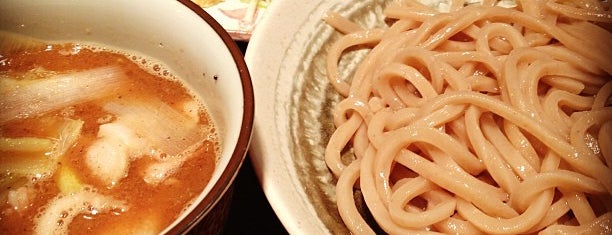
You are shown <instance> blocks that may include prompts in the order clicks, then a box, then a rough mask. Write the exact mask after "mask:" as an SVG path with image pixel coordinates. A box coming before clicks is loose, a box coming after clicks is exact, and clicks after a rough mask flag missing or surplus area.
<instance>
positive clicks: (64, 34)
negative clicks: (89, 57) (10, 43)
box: [0, 0, 254, 234]
mask: <svg viewBox="0 0 612 235" xmlns="http://www.w3.org/2000/svg"><path fill="white" fill-rule="evenodd" d="M0 29H1V30H8V31H12V32H16V33H21V34H25V35H29V36H33V37H36V38H41V39H46V40H61V41H82V42H95V43H102V44H106V45H110V46H113V47H117V48H121V49H127V50H131V51H137V52H139V53H141V54H144V55H147V56H149V57H152V58H155V59H157V60H159V61H162V62H163V63H165V64H166V65H167V66H168V67H169V68H171V69H172V70H173V71H174V73H175V75H177V77H180V78H182V79H183V82H184V83H185V84H186V85H187V86H188V87H190V88H191V89H192V90H193V91H194V93H195V94H196V95H197V96H200V97H201V98H202V100H204V101H205V102H206V104H205V105H206V107H207V110H208V113H209V114H211V116H212V118H213V120H214V122H215V124H216V127H217V129H218V130H217V133H219V137H220V139H221V150H222V151H221V153H220V155H219V158H218V161H217V165H216V168H215V171H214V172H213V175H212V179H211V180H210V182H208V184H207V185H206V186H205V188H204V191H203V192H202V193H201V194H200V195H199V196H198V197H197V199H196V200H195V203H193V204H192V206H190V207H189V209H188V210H186V211H185V212H184V213H183V214H182V215H181V216H180V217H179V218H178V219H177V220H176V221H175V223H173V224H172V225H170V226H169V227H167V228H166V230H165V231H163V233H168V234H183V233H187V232H189V231H190V230H191V229H192V228H194V227H196V226H197V225H198V224H200V223H203V224H208V225H207V226H199V228H202V227H207V228H208V229H209V230H208V232H219V231H220V229H221V228H222V227H223V221H224V219H223V218H225V216H224V214H225V212H226V211H227V205H226V204H227V203H228V202H227V200H228V199H229V198H231V195H230V194H231V186H232V184H233V181H234V178H235V176H236V174H237V172H238V170H239V169H240V167H241V165H242V162H243V160H244V158H245V155H246V152H247V149H248V146H249V142H250V138H251V131H252V126H253V113H254V99H253V89H252V84H251V80H250V76H249V72H248V69H247V67H246V64H245V62H244V60H243V57H242V53H241V51H240V50H239V48H238V47H237V46H236V44H235V43H234V42H233V40H232V39H231V37H230V36H229V34H228V33H227V32H226V31H225V30H224V29H223V28H222V27H221V26H220V25H219V24H218V23H217V22H216V21H215V20H214V19H213V18H212V17H211V16H209V15H208V14H207V13H206V12H205V11H204V10H203V9H202V8H200V7H198V6H197V5H195V4H193V3H192V2H190V1H189V0H179V1H169V0H139V1H124V0H107V1H85V0H83V1H74V0H45V1H21V0H7V1H3V2H2V4H0ZM204 183H205V182H203V184H204ZM228 191H229V192H228ZM224 196H225V197H224ZM222 198H225V199H223V200H226V201H222V202H220V200H222ZM217 204H219V205H220V206H221V207H219V208H217V209H216V210H213V208H215V206H216V205H217ZM223 205H225V206H223ZM211 211H215V212H211ZM210 213H218V214H215V215H209V214H210ZM201 232H203V231H202V230H200V231H199V232H198V233H201Z"/></svg>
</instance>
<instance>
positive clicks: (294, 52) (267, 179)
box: [246, 0, 388, 234]
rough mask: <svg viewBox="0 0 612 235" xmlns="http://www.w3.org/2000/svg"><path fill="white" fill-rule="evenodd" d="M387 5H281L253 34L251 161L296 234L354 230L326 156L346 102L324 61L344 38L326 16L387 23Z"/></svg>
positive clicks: (350, 62) (365, 1)
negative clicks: (342, 212) (341, 208)
mask: <svg viewBox="0 0 612 235" xmlns="http://www.w3.org/2000/svg"><path fill="white" fill-rule="evenodd" d="M385 2H388V1H384V0H354V1H342V0H331V1H330V0H327V1H323V0H314V1H303V0H274V1H273V2H272V4H271V5H270V6H269V8H268V11H267V13H266V15H265V17H264V18H263V19H262V21H261V22H260V23H259V24H258V26H257V28H256V29H255V31H254V33H253V35H252V37H251V40H250V42H249V46H248V49H247V53H246V62H247V65H248V66H249V70H250V72H251V76H252V79H253V84H254V90H255V106H256V111H255V129H254V133H253V135H254V136H253V140H252V142H251V149H250V156H251V159H252V162H253V165H254V167H255V170H256V173H257V175H258V177H259V180H260V182H261V185H262V188H263V190H264V192H265V194H266V196H267V198H268V200H269V202H270V204H271V205H272V207H273V209H274V211H275V212H276V214H277V215H278V217H279V219H280V220H281V222H282V223H283V225H284V226H285V228H286V229H287V230H288V232H289V233H291V234H347V233H348V230H347V229H346V227H345V226H344V224H343V223H342V220H341V219H340V216H339V214H338V211H337V208H336V204H335V186H334V185H335V178H334V177H333V176H332V174H331V173H330V172H329V171H328V168H327V166H326V165H325V162H324V154H323V153H324V151H325V146H326V144H327V141H328V139H329V137H330V135H331V133H332V131H333V130H334V129H335V127H334V125H333V121H332V116H331V113H332V110H333V106H334V104H335V103H336V102H338V100H339V98H340V97H339V95H337V94H336V93H335V91H334V90H333V88H332V87H331V85H330V84H329V83H328V80H327V78H326V75H325V74H326V70H325V63H324V61H325V57H326V55H327V49H328V48H329V46H330V45H331V44H332V43H333V42H334V41H335V40H336V39H338V37H339V36H340V34H339V33H337V32H335V31H334V30H333V29H332V28H331V27H329V26H328V25H327V24H325V22H324V21H323V20H322V18H323V17H324V16H325V15H326V14H327V13H328V12H331V11H335V12H339V13H340V14H341V15H343V16H346V17H348V18H350V19H352V20H354V21H356V22H358V23H359V24H360V25H362V26H363V27H368V28H369V27H375V26H382V25H384V21H383V18H382V10H383V8H384V5H385ZM364 55H365V51H357V52H354V55H352V56H349V57H350V59H347V60H343V61H341V63H340V65H341V66H343V67H344V68H346V69H343V71H345V72H346V73H350V72H351V71H352V70H353V68H354V67H355V65H356V64H357V62H358V61H360V59H361V58H362V57H363V56H364ZM341 68H342V67H341ZM344 76H346V75H344ZM357 198H359V197H357Z"/></svg>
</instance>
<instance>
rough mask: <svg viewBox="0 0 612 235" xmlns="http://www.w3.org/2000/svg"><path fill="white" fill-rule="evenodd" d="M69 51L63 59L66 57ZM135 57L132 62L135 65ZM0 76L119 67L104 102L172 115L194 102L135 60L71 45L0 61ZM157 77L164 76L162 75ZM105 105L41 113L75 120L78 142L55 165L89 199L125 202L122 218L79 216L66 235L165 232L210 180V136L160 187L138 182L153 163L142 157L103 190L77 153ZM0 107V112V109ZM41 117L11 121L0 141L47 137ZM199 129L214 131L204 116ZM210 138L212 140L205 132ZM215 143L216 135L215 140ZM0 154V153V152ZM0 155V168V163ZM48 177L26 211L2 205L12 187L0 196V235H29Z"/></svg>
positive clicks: (50, 185) (51, 187)
mask: <svg viewBox="0 0 612 235" xmlns="http://www.w3.org/2000/svg"><path fill="white" fill-rule="evenodd" d="M67 52H70V53H67ZM136 58H138V59H137V60H135V59H136ZM0 59H2V60H3V62H2V63H0V74H3V75H9V76H13V77H18V76H19V75H20V74H23V73H25V72H28V71H30V70H32V69H40V68H42V69H44V70H49V71H55V72H58V73H63V72H68V71H80V70H85V69H90V68H96V67H101V66H107V65H119V66H120V67H121V68H122V69H123V70H125V71H126V73H127V74H128V75H129V76H128V79H129V81H128V83H127V84H128V86H127V87H124V88H122V89H121V90H119V91H117V93H116V94H113V96H111V97H110V98H108V99H109V100H112V99H124V98H126V97H129V96H137V97H138V96H144V97H149V96H156V97H158V98H159V99H160V100H162V101H163V102H165V103H166V104H168V105H170V106H172V107H174V108H175V109H177V110H180V109H181V108H180V106H179V105H180V104H182V103H183V102H184V101H185V100H189V99H194V96H193V95H192V94H191V93H190V92H189V91H188V90H187V89H186V88H185V87H184V86H183V85H182V84H181V83H180V82H178V80H176V79H168V78H167V77H166V76H160V75H161V74H151V73H150V72H149V71H151V72H155V71H158V69H157V66H158V65H156V66H155V69H148V68H145V67H143V66H142V65H139V63H140V64H142V63H141V59H140V58H139V57H137V56H130V55H126V54H123V53H116V52H113V51H107V50H99V49H96V50H91V49H87V48H84V47H81V46H80V45H76V44H62V45H53V46H52V49H50V50H48V49H47V50H39V51H24V52H18V53H13V54H5V55H0ZM164 71H165V70H164ZM105 101H108V100H102V101H100V100H96V101H92V102H87V103H81V104H78V105H75V106H73V107H71V108H69V109H64V110H58V111H53V112H50V113H46V114H44V116H45V117H66V118H71V119H80V120H83V121H84V122H85V123H84V126H83V130H82V132H81V136H80V138H79V140H78V142H77V144H76V145H75V146H73V147H72V148H70V150H69V151H68V152H67V153H66V154H65V155H64V156H62V158H61V159H60V162H59V163H58V164H60V165H62V166H64V167H66V166H67V167H69V168H71V169H72V170H74V172H78V177H79V179H80V180H81V181H82V182H83V184H86V185H89V186H92V187H94V188H95V189H96V192H98V193H100V194H103V195H108V196H112V197H113V198H115V199H119V200H123V201H125V202H127V204H128V206H129V209H128V210H127V211H125V212H123V213H119V214H113V213H101V214H98V215H94V216H92V215H89V214H82V215H79V216H77V217H76V219H74V220H73V221H72V222H71V224H70V226H69V230H70V231H71V233H79V234H80V233H88V234H102V233H104V234H109V233H110V234H118V233H125V232H126V230H129V229H133V228H137V226H152V227H155V228H156V229H157V230H158V231H157V232H161V230H163V229H165V228H166V227H167V226H168V225H170V224H171V223H172V222H173V221H174V220H175V219H176V218H177V217H178V216H179V214H180V213H181V212H182V211H183V209H184V208H186V207H187V206H189V204H190V203H191V202H192V200H193V199H194V198H195V197H197V196H198V195H199V194H200V192H201V191H202V190H203V188H204V186H205V185H206V182H208V181H209V180H210V178H211V175H212V171H213V170H214V167H215V164H216V163H215V161H216V158H217V152H218V145H219V143H218V140H217V137H215V138H213V139H211V140H204V144H203V147H200V148H199V149H198V150H197V151H196V154H194V156H193V157H191V158H189V159H188V160H187V161H186V162H185V163H184V164H183V165H182V167H181V169H180V171H178V172H177V173H175V174H173V175H172V176H171V177H170V178H168V179H166V180H165V181H164V182H162V183H161V184H160V185H150V184H147V183H146V182H144V180H143V178H142V175H143V172H144V169H145V168H146V166H148V165H149V164H151V163H152V162H154V161H156V160H154V159H152V158H151V157H147V156H144V157H142V158H139V159H137V160H134V161H132V162H131V163H130V169H129V172H128V176H127V177H126V178H123V179H122V180H121V181H119V183H118V185H115V186H114V187H110V188H109V187H107V186H106V185H104V184H103V183H102V182H100V180H99V179H97V178H96V177H94V176H92V174H91V172H90V170H89V168H88V167H87V166H86V164H85V160H84V154H85V152H86V149H87V148H88V146H89V145H90V144H91V143H92V141H94V140H95V139H96V138H97V137H96V135H97V132H98V127H99V123H98V120H99V119H101V118H104V117H106V116H108V114H107V113H105V112H104V110H103V109H102V108H101V103H103V102H105ZM1 108H2V107H0V109H1ZM41 118H43V117H33V118H28V119H18V120H13V121H10V122H8V123H6V124H5V125H2V126H0V137H10V138H16V137H26V136H30V137H43V136H48V133H49V132H52V131H53V130H48V129H49V125H46V124H44V123H42V124H41V123H40V120H41ZM200 124H201V125H202V126H208V127H210V129H211V130H214V128H213V127H212V126H211V125H213V124H212V122H211V121H210V119H209V116H208V114H206V112H205V110H203V111H202V112H201V113H200ZM212 134H214V133H212ZM215 136H216V135H215ZM0 154H2V152H0ZM2 159H4V158H3V157H2V156H0V164H2V161H3V160H2ZM0 177H8V172H0ZM56 180H57V179H56V177H54V176H53V177H48V178H46V179H45V180H40V181H37V182H34V183H33V185H34V186H33V188H34V189H35V191H36V197H35V198H36V199H35V200H34V201H33V202H32V203H31V204H30V205H29V206H28V207H27V209H24V210H19V211H16V210H14V209H12V208H11V207H10V205H9V204H8V203H7V192H8V191H9V190H10V189H12V188H1V189H0V203H1V204H0V234H29V233H32V232H33V227H34V226H35V225H34V222H33V218H34V217H35V216H36V215H37V214H38V213H39V211H40V210H41V208H43V207H44V205H45V204H46V203H47V202H48V201H49V200H50V199H51V198H53V197H54V196H56V194H58V193H60V191H59V189H58V187H57V186H56Z"/></svg>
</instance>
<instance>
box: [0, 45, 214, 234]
mask: <svg viewBox="0 0 612 235" xmlns="http://www.w3.org/2000/svg"><path fill="white" fill-rule="evenodd" d="M0 46H3V47H4V48H0V52H1V54H0V186H1V188H0V234H36V233H45V234H52V233H65V232H68V233H79V234H83V233H87V234H134V233H147V234H151V233H159V232H161V231H163V230H164V229H165V228H166V227H167V226H169V225H170V224H171V223H172V222H173V221H174V220H175V219H177V217H178V216H179V215H180V214H181V213H182V212H183V211H184V210H185V209H186V208H187V207H188V206H189V205H190V204H191V203H193V200H194V199H195V198H196V197H197V196H198V195H199V194H200V193H201V192H202V190H203V188H204V187H205V185H206V183H207V182H208V181H209V180H210V178H211V175H212V172H213V170H214V168H215V164H216V159H217V154H218V152H219V151H220V150H219V146H220V145H219V139H218V136H217V134H216V132H215V127H214V124H213V121H212V120H211V118H210V116H209V115H208V114H207V113H206V112H207V111H206V109H205V107H204V105H203V103H202V102H199V101H198V99H197V98H196V97H195V96H194V95H193V93H191V92H190V91H189V89H187V88H186V86H184V85H183V84H181V82H180V80H179V79H177V78H175V77H174V76H173V75H172V74H171V73H170V72H168V70H167V69H165V68H164V67H163V66H162V65H160V64H156V63H154V62H153V61H152V60H150V59H147V58H145V57H142V56H140V55H134V54H128V53H125V52H121V51H116V50H111V49H106V48H105V47H103V46H100V45H93V46H92V45H82V44H76V43H66V44H46V43H45V44H42V45H38V44H33V45H18V46H16V47H15V48H17V49H15V48H9V49H7V48H6V45H0Z"/></svg>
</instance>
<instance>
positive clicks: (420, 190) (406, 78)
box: [325, 0, 612, 234]
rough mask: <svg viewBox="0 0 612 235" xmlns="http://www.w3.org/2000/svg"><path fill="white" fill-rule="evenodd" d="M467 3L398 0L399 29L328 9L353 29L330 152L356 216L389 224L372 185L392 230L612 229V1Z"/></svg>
mask: <svg viewBox="0 0 612 235" xmlns="http://www.w3.org/2000/svg"><path fill="white" fill-rule="evenodd" d="M466 2H468V1H450V2H448V3H446V4H444V5H438V6H444V7H445V12H440V11H438V10H439V9H441V8H438V9H436V8H432V7H430V6H426V5H423V4H422V3H420V2H417V1H409V0H404V1H394V2H392V3H390V4H389V5H388V7H387V8H386V10H385V20H386V22H388V27H386V28H376V29H363V28H361V27H360V26H359V25H357V24H356V23H353V22H351V21H350V20H348V19H346V18H344V17H342V16H340V15H338V14H336V13H330V15H329V16H328V17H327V18H325V20H326V22H327V23H328V24H329V25H331V26H332V27H334V28H335V29H337V30H338V31H339V32H341V33H343V34H344V35H343V36H342V37H341V38H340V39H339V40H338V41H336V43H334V44H333V45H332V46H331V47H330V49H329V53H328V61H327V73H328V78H329V80H330V83H331V84H332V85H333V87H334V88H335V89H336V91H337V92H338V93H339V94H340V95H342V96H343V97H344V98H343V99H342V100H341V101H340V102H339V103H338V104H337V106H336V109H335V111H334V122H335V125H336V127H337V129H336V130H335V132H334V133H333V135H332V136H331V138H330V140H329V143H328V146H327V148H326V153H325V160H326V163H327V165H328V167H329V169H330V171H331V172H332V173H333V174H334V175H335V176H336V177H337V179H338V180H337V185H336V197H337V205H338V210H339V212H340V215H341V217H342V219H343V220H344V223H345V224H346V226H347V227H348V228H349V229H350V230H351V232H352V233H355V234H373V233H375V231H376V229H374V228H372V226H371V224H368V222H366V220H367V219H365V217H367V216H366V215H363V214H360V212H359V208H357V206H356V205H355V201H354V197H353V195H354V192H355V190H359V191H360V192H361V194H362V195H363V198H364V201H365V203H366V205H367V208H368V211H369V213H370V214H371V216H372V218H373V219H374V220H375V222H376V224H377V226H375V227H380V229H382V230H384V232H386V233H389V234H417V233H418V234H422V233H455V234H533V233H541V234H555V233H571V234H574V233H596V234H610V233H612V196H611V194H612V169H611V167H612V165H611V164H612V150H611V148H612V146H611V141H612V107H611V106H610V104H611V103H612V98H611V94H612V81H611V79H610V78H611V76H610V74H611V72H612V60H611V59H610V58H611V57H610V56H611V55H612V33H611V32H610V29H612V28H611V27H610V26H611V25H612V13H611V12H610V2H609V1H598V0H580V1H569V0H568V1H565V0H548V1H547V0H534V1H531V0H529V1H527V0H523V1H520V0H517V1H516V2H515V5H514V6H511V7H500V6H499V5H500V3H501V2H498V1H486V0H485V1H482V2H481V3H478V4H468V3H466ZM470 2H473V1H470ZM504 2H507V1H504ZM364 47H365V48H369V52H368V55H367V56H366V57H365V59H364V60H363V61H362V62H361V64H360V65H359V66H358V67H357V68H356V71H355V72H354V73H352V75H351V77H346V78H344V77H341V76H340V74H341V73H340V72H339V69H340V68H339V65H338V64H339V61H340V60H341V59H342V58H343V56H345V55H347V54H348V53H347V52H348V51H351V50H353V49H354V48H364ZM347 147H351V149H352V151H351V152H350V153H353V154H354V158H353V160H350V161H347V160H346V158H343V157H342V156H343V155H344V154H346V151H347V150H346V149H348V148H347Z"/></svg>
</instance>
